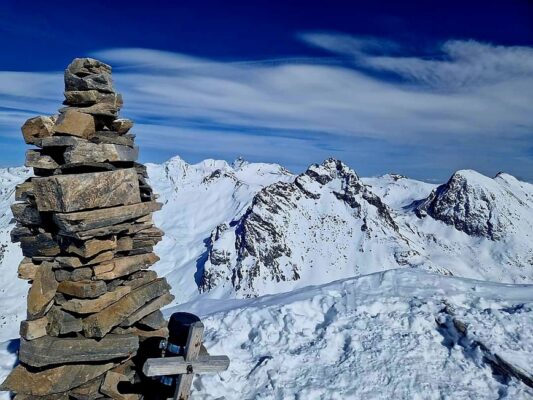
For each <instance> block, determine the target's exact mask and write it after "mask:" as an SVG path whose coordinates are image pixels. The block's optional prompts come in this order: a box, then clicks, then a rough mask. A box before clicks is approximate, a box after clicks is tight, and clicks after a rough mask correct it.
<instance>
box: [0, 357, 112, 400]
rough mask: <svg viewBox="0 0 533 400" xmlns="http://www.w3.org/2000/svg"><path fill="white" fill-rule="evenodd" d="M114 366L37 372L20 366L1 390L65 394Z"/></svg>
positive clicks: (54, 369) (87, 365)
mask: <svg viewBox="0 0 533 400" xmlns="http://www.w3.org/2000/svg"><path fill="white" fill-rule="evenodd" d="M114 365H115V364H114V363H107V364H68V365H62V366H60V367H55V368H48V369H45V370H43V371H37V372H35V371H29V370H28V369H27V368H26V367H25V366H24V365H23V364H19V365H17V366H16V367H15V369H14V370H13V371H11V373H10V374H9V376H8V377H7V379H6V380H5V381H4V383H2V385H1V386H0V390H6V391H12V392H15V393H17V394H18V395H21V394H23V395H24V394H27V395H32V396H47V395H50V394H56V393H63V392H66V391H67V390H70V389H72V388H75V387H78V386H80V385H83V384H84V383H86V382H89V381H91V380H93V379H95V378H97V377H99V376H100V375H102V374H104V373H105V372H106V371H108V370H110V369H111V368H113V367H114Z"/></svg>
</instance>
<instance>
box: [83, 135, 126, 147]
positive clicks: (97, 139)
mask: <svg viewBox="0 0 533 400" xmlns="http://www.w3.org/2000/svg"><path fill="white" fill-rule="evenodd" d="M90 140H91V142H94V143H107V144H120V145H122V146H129V147H133V146H134V141H133V138H132V137H130V136H129V135H124V136H120V135H118V134H117V133H116V132H113V131H98V132H96V133H95V134H94V135H93V136H91V139H90Z"/></svg>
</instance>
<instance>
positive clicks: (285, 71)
mask: <svg viewBox="0 0 533 400" xmlns="http://www.w3.org/2000/svg"><path fill="white" fill-rule="evenodd" d="M300 37H301V38H302V39H303V40H305V41H306V42H307V43H309V44H311V45H313V46H319V47H321V48H323V49H325V50H327V51H330V52H331V54H332V57H333V58H324V59H320V58H318V59H314V60H310V59H305V58H301V59H286V60H263V61H261V60H260V61H238V62H221V61H213V60H209V59H202V58H198V57H191V56H188V55H184V54H176V53H169V52H164V51H157V50H150V49H138V48H130V49H108V50H104V51H100V52H97V53H95V54H94V56H95V57H97V58H102V59H103V60H104V61H107V62H109V63H111V64H112V65H113V67H114V79H115V82H116V83H117V87H118V89H119V90H120V91H122V93H123V95H124V99H125V108H124V110H123V111H124V113H123V114H125V115H126V116H129V117H131V118H133V119H136V120H138V121H141V122H142V123H143V124H145V125H143V126H142V128H144V129H145V131H142V130H141V129H140V128H141V127H139V128H138V129H137V132H138V134H139V139H140V140H141V141H144V143H145V145H147V146H150V148H152V149H157V148H158V147H159V148H160V149H161V150H168V146H169V138H170V137H171V136H172V135H175V136H176V138H178V137H179V138H180V139H182V140H181V143H179V142H176V143H174V146H175V147H176V151H193V150H194V151H197V152H198V153H201V152H202V151H203V152H204V153H205V157H209V156H212V157H216V156H223V155H224V154H229V153H232V152H231V151H228V146H242V147H243V151H242V154H244V155H245V156H246V155H247V154H250V155H251V156H253V157H256V156H257V157H259V156H260V155H261V153H262V154H265V155H267V157H270V156H272V157H274V156H275V154H278V158H279V161H280V162H283V161H286V160H290V162H292V163H293V164H292V165H298V159H300V160H301V163H302V167H303V163H307V162H308V155H309V154H316V155H322V154H324V151H325V150H324V149H331V154H330V155H334V156H335V155H338V154H339V153H340V154H341V155H342V156H343V157H345V158H348V160H347V161H348V162H352V163H353V162H354V160H356V157H360V153H358V150H357V148H356V147H357V143H358V140H374V141H376V142H375V143H376V144H375V146H376V150H375V151H376V154H380V151H383V149H384V148H388V149H401V148H404V147H405V146H410V147H409V151H412V152H413V154H411V155H410V157H411V159H412V163H413V165H417V164H420V162H421V161H420V160H427V154H425V155H424V154H421V153H420V152H423V151H426V152H428V151H437V150H438V149H439V148H442V149H446V151H449V152H453V155H452V154H451V153H450V155H449V157H448V159H449V160H454V163H458V161H457V160H459V159H461V157H462V158H463V159H464V160H465V161H468V159H470V160H475V159H477V160H485V159H486V158H487V156H490V155H491V154H494V157H498V155H499V154H501V151H500V150H499V147H501V146H502V145H508V146H510V148H509V149H508V150H509V152H511V154H514V155H515V158H514V159H515V160H520V161H519V164H518V165H516V163H514V164H512V165H511V164H510V162H509V160H507V159H496V160H494V162H493V163H492V164H494V165H486V166H484V164H483V162H485V161H483V162H481V161H480V164H479V165H475V166H473V167H477V168H478V169H481V170H484V169H485V172H489V171H490V170H491V168H498V169H506V168H507V169H509V168H508V166H510V167H513V165H514V167H513V168H515V169H514V170H511V172H513V171H514V172H515V173H519V174H520V173H522V175H523V174H524V173H525V174H527V170H528V169H530V167H531V160H530V159H528V156H527V155H525V156H524V143H526V147H527V145H528V144H529V146H530V147H531V146H532V144H531V143H532V141H533V140H532V136H531V135H532V131H533V113H532V112H531V110H530V104H532V103H533V72H532V71H533V49H531V48H527V47H504V46H492V45H489V44H482V43H478V42H474V41H451V42H446V43H444V44H443V45H442V46H441V47H439V48H436V49H435V51H434V52H433V56H432V57H428V56H427V55H418V56H417V55H413V56H405V55H403V56H400V55H399V54H401V53H405V52H406V50H405V49H403V48H402V46H401V45H399V44H396V43H393V42H390V41H384V40H380V39H375V38H360V37H349V36H345V35H334V34H324V33H309V34H304V35H300ZM339 55H340V57H339ZM13 74H15V75H13ZM384 74H385V75H384ZM60 80H61V74H59V73H58V74H30V73H26V74H25V73H7V72H0V107H9V108H10V109H17V110H25V112H26V110H38V111H39V112H42V111H41V110H46V111H47V110H49V109H50V107H51V104H52V103H54V104H55V106H56V107H57V103H58V102H59V100H60V98H58V96H59V91H60V89H61V86H62V85H61V83H59V82H60ZM22 81H24V82H22ZM17 82H19V83H20V84H19V83H17ZM4 84H5V86H4ZM58 86H59V88H58ZM52 97H54V98H53V99H52ZM28 99H31V100H28ZM52 100H53V102H52ZM1 113H2V111H0V120H2V117H1ZM272 133H275V135H274V136H272V135H271V134H272ZM1 135H2V133H1V132H0V136H1ZM193 139H195V143H194V145H191V144H190V143H188V142H187V143H185V141H188V140H193ZM480 142H482V143H483V144H484V146H483V148H484V153H483V154H482V155H481V154H478V156H477V157H476V154H475V153H476V151H477V150H476V149H478V148H480V146H478V143H480ZM280 144H283V146H284V148H279V145H280ZM193 146H196V149H192V147H193ZM343 146H344V147H343ZM513 146H515V147H513ZM351 148H352V149H351ZM301 149H305V150H304V151H305V154H304V152H303V151H301ZM365 149H367V147H366V146H365ZM368 149H370V147H368ZM450 149H455V150H450ZM405 151H408V149H407V148H405ZM417 151H418V152H419V153H420V154H417ZM298 152H300V153H301V154H298ZM350 152H351V153H350ZM350 154H351V155H350ZM443 158H445V154H444V155H443V154H439V157H438V159H439V162H441V164H440V165H434V166H433V170H434V171H437V172H436V173H437V174H440V175H443V174H445V173H444V172H442V171H444V170H446V171H447V172H446V174H447V173H449V172H451V169H452V168H454V166H449V165H445V161H444V160H441V159H443ZM489 158H490V157H489ZM403 159H405V158H402V160H403ZM436 159H437V158H435V160H436ZM417 160H418V161H417ZM524 160H525V161H524ZM315 161H320V160H315ZM419 161H420V162H419ZM424 162H426V161H424ZM375 163H376V165H377V164H378V163H379V156H378V157H377V159H376V160H375ZM461 166H462V165H461ZM465 166H468V165H465ZM424 168H425V167H424ZM375 169H376V168H374V170H375ZM395 169H396V170H398V171H400V170H401V166H398V168H395ZM425 170H427V168H425ZM383 172H385V171H383ZM407 172H408V173H409V171H407ZM423 172H424V171H421V174H423ZM411 173H413V172H411ZM414 174H415V175H416V174H417V172H416V171H415V172H414ZM528 176H529V178H530V179H533V176H531V173H529V175H528Z"/></svg>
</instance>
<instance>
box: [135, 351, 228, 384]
mask: <svg viewBox="0 0 533 400" xmlns="http://www.w3.org/2000/svg"><path fill="white" fill-rule="evenodd" d="M229 363H230V360H229V358H228V356H199V357H198V358H197V359H196V360H194V361H185V358H184V357H181V356H180V357H167V358H149V359H148V360H146V362H145V363H144V366H143V373H144V374H145V375H146V376H165V375H179V374H188V375H190V376H191V377H192V376H193V374H209V373H216V372H222V371H225V370H227V369H228V367H229ZM189 370H192V373H189ZM189 389H190V388H189Z"/></svg>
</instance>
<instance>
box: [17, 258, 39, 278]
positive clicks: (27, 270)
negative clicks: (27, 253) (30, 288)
mask: <svg viewBox="0 0 533 400" xmlns="http://www.w3.org/2000/svg"><path fill="white" fill-rule="evenodd" d="M38 268H39V266H38V265H36V264H34V263H33V262H32V260H31V258H27V257H24V259H23V260H22V261H21V262H20V264H19V267H18V277H19V279H25V280H28V281H31V280H33V279H35V274H36V272H37V269H38Z"/></svg>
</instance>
